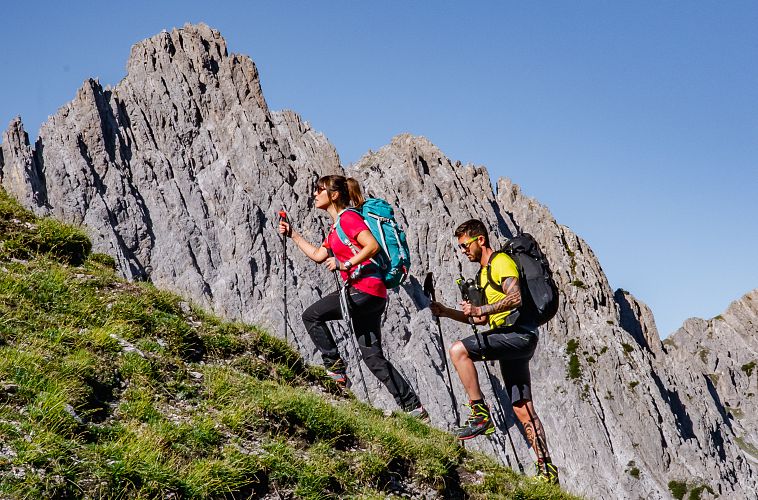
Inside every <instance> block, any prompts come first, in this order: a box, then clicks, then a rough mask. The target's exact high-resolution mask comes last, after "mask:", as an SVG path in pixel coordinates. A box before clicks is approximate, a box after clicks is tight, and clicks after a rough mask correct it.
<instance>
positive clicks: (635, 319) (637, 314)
mask: <svg viewBox="0 0 758 500" xmlns="http://www.w3.org/2000/svg"><path fill="white" fill-rule="evenodd" d="M613 298H614V300H615V301H616V303H617V304H618V305H619V314H620V323H621V328H623V329H624V330H626V331H627V332H629V333H630V334H631V335H632V337H634V340H636V341H637V343H638V344H639V345H640V347H642V348H643V349H647V350H648V351H650V352H651V353H652V354H653V355H654V356H657V355H659V354H661V353H662V351H663V344H662V343H661V338H660V336H659V335H658V328H657V327H656V326H655V318H654V317H653V312H652V311H651V310H650V308H649V307H648V306H647V305H646V304H644V303H642V302H640V301H639V300H637V299H636V298H635V297H634V296H633V295H632V294H630V293H629V292H627V291H626V290H616V292H615V293H614V294H613Z"/></svg>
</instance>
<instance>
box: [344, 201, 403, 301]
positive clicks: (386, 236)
mask: <svg viewBox="0 0 758 500" xmlns="http://www.w3.org/2000/svg"><path fill="white" fill-rule="evenodd" d="M347 210H350V211H352V212H355V213H357V214H360V216H361V217H363V219H364V220H365V221H366V225H367V226H368V228H369V229H370V230H371V234H373V235H374V238H376V241H377V242H379V247H380V248H381V249H380V250H379V253H377V254H376V255H375V256H374V258H372V259H371V262H372V263H373V264H374V265H375V266H376V267H374V266H370V265H362V266H359V267H358V270H357V271H356V274H358V273H360V271H361V270H362V269H361V268H366V269H365V272H364V273H363V275H364V276H377V277H379V278H381V279H382V281H383V282H384V285H385V286H386V287H387V288H396V287H398V286H400V283H402V282H403V281H405V279H406V278H407V277H408V270H409V269H410V267H411V254H410V251H409V250H408V241H407V239H406V237H405V232H404V231H403V230H402V229H400V226H398V224H397V222H396V221H395V211H394V210H393V209H392V207H391V206H390V204H389V203H387V202H386V201H384V200H382V199H380V198H369V199H367V200H366V202H365V203H364V204H363V205H361V206H360V207H357V208H348V209H347ZM343 213H344V212H343ZM341 215H342V214H340V217H341ZM340 217H337V223H336V224H335V226H336V229H337V236H338V237H339V239H340V241H341V242H342V243H344V244H345V245H347V246H348V247H350V250H352V251H353V255H355V254H357V253H358V252H359V249H358V248H356V246H355V245H353V243H352V242H351V241H350V238H348V237H347V235H346V234H345V231H343V230H342V227H340ZM372 268H373V269H372Z"/></svg>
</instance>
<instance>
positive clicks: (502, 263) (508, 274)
mask: <svg viewBox="0 0 758 500" xmlns="http://www.w3.org/2000/svg"><path fill="white" fill-rule="evenodd" d="M490 276H491V277H492V281H493V282H494V283H497V284H498V285H499V286H501V287H502V285H503V282H504V281H505V279H506V278H518V269H517V268H516V263H515V262H514V261H513V259H511V258H510V257H509V256H508V254H505V253H499V254H497V255H496V256H495V258H494V259H492V261H491V262H490ZM479 286H480V287H481V288H484V296H485V299H487V304H494V303H495V302H498V301H500V300H503V299H504V298H505V294H504V293H500V292H498V291H497V290H495V287H493V286H491V285H490V286H487V268H486V267H483V268H481V269H480V270H479ZM485 287H486V288H485ZM512 312H513V310H511V311H505V312H501V313H497V314H490V317H489V323H490V328H497V327H498V326H501V325H502V324H503V323H505V319H506V318H507V317H508V315H509V314H511V313H512Z"/></svg>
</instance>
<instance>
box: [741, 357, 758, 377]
mask: <svg viewBox="0 0 758 500" xmlns="http://www.w3.org/2000/svg"><path fill="white" fill-rule="evenodd" d="M740 370H742V371H743V372H745V375H747V376H748V377H752V376H753V370H755V361H751V362H750V363H745V364H744V365H742V366H741V367H740Z"/></svg>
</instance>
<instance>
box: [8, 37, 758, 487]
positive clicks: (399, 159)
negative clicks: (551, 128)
mask: <svg viewBox="0 0 758 500" xmlns="http://www.w3.org/2000/svg"><path fill="white" fill-rule="evenodd" d="M127 68H128V73H127V76H126V77H125V78H124V80H122V81H121V82H120V83H119V84H118V85H116V86H115V87H113V88H103V87H102V86H101V85H100V84H99V83H98V82H97V81H94V80H88V81H86V82H85V83H84V85H83V86H82V88H81V89H80V90H79V92H78V93H77V95H76V96H75V98H74V99H73V100H72V101H71V102H70V103H68V104H66V105H65V106H64V107H62V108H61V109H60V110H59V111H58V112H57V113H56V114H55V115H54V116H53V117H52V118H51V119H50V120H49V121H48V122H47V123H46V124H45V125H44V126H43V127H42V130H41V131H40V134H39V140H38V141H37V143H36V144H35V146H34V148H32V147H31V146H30V145H29V144H28V139H27V138H26V134H25V133H24V132H23V126H22V125H21V122H20V120H14V121H13V122H12V123H11V125H10V127H9V129H8V131H7V132H6V133H5V134H4V136H3V144H2V148H1V149H0V175H1V177H0V182H1V183H2V185H3V187H4V188H5V189H6V190H7V191H9V192H11V193H13V194H14V196H16V197H17V198H18V199H19V200H21V201H22V202H23V203H24V204H25V205H26V206H27V207H30V208H32V209H34V210H35V211H36V212H37V213H38V214H40V215H52V216H55V217H57V218H60V219H62V220H65V221H68V222H71V223H75V224H80V225H82V226H83V227H84V228H86V230H87V231H88V232H89V234H90V236H91V237H92V240H93V244H94V249H95V251H98V252H104V253H108V254H110V255H113V256H114V257H115V258H116V260H117V262H118V265H119V269H120V271H121V272H122V274H123V275H124V276H125V277H127V278H130V279H139V280H150V281H152V282H154V283H155V284H156V285H158V286H160V287H163V288H168V289H171V290H174V291H176V292H178V293H180V294H182V295H184V296H186V297H188V298H189V299H191V300H193V301H195V302H196V303H198V304H200V305H203V306H205V307H208V308H211V309H212V310H213V311H215V312H216V313H218V314H220V315H222V316H224V317H226V318H229V319H239V320H243V321H246V322H251V323H257V324H261V325H263V326H265V327H268V328H269V329H270V330H271V331H272V332H273V333H275V334H277V335H279V336H282V337H285V338H286V339H287V340H288V341H289V342H291V343H292V344H293V345H295V346H296V347H297V348H298V349H299V350H300V352H301V353H302V354H303V356H304V357H305V358H306V359H307V360H309V361H312V362H318V361H319V356H318V354H317V353H316V351H315V349H314V346H313V345H312V343H311V342H310V340H309V339H308V337H307V335H306V334H305V332H304V329H303V327H302V323H301V321H300V315H301V314H302V312H303V310H304V309H305V308H306V307H307V306H308V305H309V304H311V303H312V302H313V301H315V300H316V299H317V298H319V297H320V296H322V295H323V294H324V293H326V292H328V291H330V290H332V289H333V288H334V281H333V277H332V276H330V274H329V273H328V271H326V269H325V268H323V267H320V266H318V265H316V264H314V263H313V262H312V261H310V260H309V259H308V258H307V257H305V256H304V255H303V254H302V253H300V252H299V251H298V250H297V249H296V248H295V246H294V245H293V244H292V242H289V241H288V242H287V245H288V246H287V250H288V251H287V258H286V259H285V258H284V249H283V246H282V240H281V238H280V236H279V235H278V234H277V232H276V225H277V222H278V215H277V213H278V211H279V210H281V209H282V208H285V209H286V210H287V211H288V213H289V216H290V219H291V221H292V223H293V225H294V227H295V228H296V229H297V230H298V231H299V232H301V233H302V234H303V235H304V237H305V238H306V239H308V240H309V241H311V242H313V243H317V242H319V241H321V239H322V237H323V236H322V230H325V229H328V225H329V223H330V221H329V220H327V218H326V217H325V216H324V214H323V213H318V211H316V210H314V207H313V202H312V199H313V198H312V190H313V187H314V184H315V181H316V179H317V178H318V177H319V176H321V175H325V174H331V173H340V174H341V173H345V174H347V175H350V176H354V177H356V178H357V179H359V180H360V181H361V183H362V185H363V186H364V190H365V191H366V193H367V194H369V195H371V196H377V197H381V198H384V199H386V200H388V201H389V202H390V203H391V204H392V205H393V206H394V207H396V218H397V220H398V221H399V222H400V224H401V226H403V227H404V228H405V229H406V231H407V235H408V240H409V244H410V248H411V254H412V268H411V274H412V276H411V277H410V278H409V279H408V280H407V281H406V282H405V283H404V284H403V285H402V286H401V287H399V288H398V289H396V290H393V291H390V294H389V306H388V309H387V313H386V315H385V318H384V322H383V327H382V328H383V345H384V347H385V351H386V355H387V357H388V358H389V359H390V360H391V361H392V362H393V363H394V364H395V365H396V367H397V368H398V369H399V370H400V372H402V373H403V374H404V375H405V376H406V377H407V378H408V380H409V381H410V383H411V385H412V386H413V387H414V388H416V390H417V392H418V393H419V395H420V396H421V398H422V400H423V402H424V404H425V406H426V407H427V408H428V409H429V412H430V414H431V418H432V423H433V424H434V425H437V426H440V427H443V428H450V427H451V426H452V425H455V421H456V418H455V412H454V408H455V405H454V401H456V402H457V403H458V404H459V405H460V404H461V403H463V402H465V401H466V396H465V394H464V391H463V388H462V386H461V384H460V382H458V380H457V376H456V375H455V373H454V372H453V379H454V380H453V387H452V389H451V388H448V387H447V385H446V377H445V374H444V372H445V361H444V360H445V359H446V352H445V350H446V349H447V348H449V347H450V346H451V345H452V343H453V342H454V341H455V340H456V339H459V338H462V337H464V336H467V335H470V334H471V329H470V327H469V325H465V324H458V323H453V322H452V321H450V320H445V319H443V320H442V322H441V335H442V342H440V337H439V335H440V332H439V331H438V329H437V326H436V323H435V322H434V319H433V318H432V316H431V314H430V312H429V309H428V299H427V298H426V297H425V296H424V294H423V291H422V287H421V283H422V282H423V280H424V277H425V276H426V274H427V273H428V272H432V273H433V276H434V281H435V287H436V292H437V298H438V300H440V301H441V302H443V303H445V304H448V305H454V304H456V303H457V302H458V301H459V293H458V290H457V287H456V285H455V279H456V278H457V277H459V276H461V275H463V276H465V277H471V276H473V275H474V273H475V272H476V271H477V268H478V264H474V263H470V262H468V260H467V259H465V258H464V256H463V255H462V254H461V253H460V251H459V249H458V248H457V247H456V245H455V243H456V242H455V239H454V237H453V230H454V229H455V227H456V226H458V225H459V224H460V223H461V222H463V221H465V220H467V219H469V218H473V217H476V218H480V219H482V220H483V221H484V222H485V224H487V225H488V226H489V227H490V228H491V234H490V236H491V239H492V242H493V246H494V247H499V246H501V245H502V244H503V243H504V242H505V241H506V239H507V238H509V237H511V236H512V235H514V234H516V233H518V232H519V231H523V232H529V233H531V234H532V235H533V236H534V237H535V238H536V239H537V241H538V242H539V243H540V245H541V246H542V248H543V250H544V251H545V253H546V254H547V256H548V258H549V260H550V262H551V266H552V268H553V271H554V275H555V279H556V282H557V283H558V285H559V288H560V291H561V306H560V309H559V311H558V314H557V315H556V317H555V318H553V320H551V321H550V322H549V323H548V324H546V325H544V326H543V327H542V328H541V334H540V344H539V347H538V349H537V353H536V354H535V358H534V359H533V361H532V380H533V386H534V393H535V405H536V407H537V410H538V412H539V415H540V417H541V419H542V420H543V422H544V423H545V426H546V428H547V431H548V439H549V445H550V449H551V452H552V455H553V458H554V461H555V463H556V464H557V465H558V467H559V468H560V471H561V482H562V484H563V485H564V486H565V487H567V488H568V489H569V490H571V491H573V492H576V493H579V494H584V495H587V496H589V497H593V498H634V499H636V498H670V493H669V491H668V486H667V485H668V483H669V481H672V480H675V481H680V482H686V483H687V484H688V485H690V486H691V487H694V486H698V485H704V486H707V487H708V488H710V489H711V490H712V491H713V492H714V494H718V495H721V496H722V497H728V498H749V497H750V495H754V492H755V491H756V489H758V476H757V474H758V468H757V467H756V465H755V464H754V463H753V462H752V460H754V459H753V457H752V454H753V451H754V450H755V448H754V446H756V443H755V439H753V438H754V436H755V435H756V432H755V431H756V412H755V409H754V407H755V405H754V404H751V403H752V402H753V401H752V400H753V399H754V398H755V394H756V392H758V391H756V390H755V383H756V376H757V374H758V369H753V368H751V366H754V364H755V361H754V360H755V359H756V358H758V356H756V354H755V353H756V309H755V303H756V302H755V301H756V300H758V297H756V296H755V292H752V293H751V294H748V296H746V297H743V299H741V300H740V301H738V302H737V303H735V304H733V305H732V307H730V309H729V310H728V311H727V312H726V313H724V315H723V319H714V320H710V321H708V322H705V321H702V320H692V321H690V322H688V323H687V324H685V326H684V327H683V329H682V330H680V332H678V333H677V334H676V335H674V336H673V337H672V339H671V342H667V343H668V344H670V345H668V346H665V347H664V346H662V345H661V343H660V341H659V340H658V335H657V330H656V328H655V322H654V319H653V316H652V313H651V312H650V310H649V309H648V308H647V306H645V305H644V304H643V303H642V302H640V301H638V300H637V299H635V298H634V297H633V296H632V295H631V294H629V293H627V292H623V291H616V292H615V293H614V292H613V291H612V290H611V288H610V286H609V284H608V280H607V278H606V277H605V274H604V273H603V270H602V268H601V266H600V264H599V262H598V259H597V258H596V256H595V255H594V254H593V252H592V250H591V249H590V248H589V247H588V245H587V244H586V242H584V241H583V240H582V239H581V238H580V237H579V236H577V235H576V234H574V233H573V232H572V231H571V230H570V229H569V228H567V227H565V226H562V225H560V224H559V223H558V222H557V221H556V220H555V219H554V217H553V216H552V215H551V214H550V211H549V210H548V209H547V208H546V207H544V206H543V205H541V204H540V203H539V202H537V201H536V200H533V199H531V198H528V197H527V196H525V195H524V194H523V193H522V192H521V190H520V188H519V187H518V186H517V185H516V184H514V183H513V182H511V181H510V180H508V179H500V180H498V181H497V189H496V190H493V188H492V180H491V179H490V177H489V174H488V173H487V170H486V169H485V168H484V167H481V166H474V165H463V164H461V163H460V162H456V161H451V160H450V159H448V158H447V157H446V156H445V155H444V154H443V153H442V152H441V151H440V150H439V149H438V148H437V147H435V146H434V145H433V144H432V143H431V142H429V141H428V140H427V139H424V138H422V137H415V136H411V135H400V136H397V137H395V138H394V139H393V140H392V141H391V143H390V144H388V145H387V146H385V147H383V148H381V149H380V150H379V151H376V152H369V153H367V154H366V155H365V156H364V157H363V158H361V159H360V160H359V161H358V162H356V164H354V165H351V166H349V167H347V168H344V169H343V167H342V166H341V165H340V160H339V157H338V155H337V153H336V151H335V149H334V147H333V146H332V145H331V144H330V143H329V142H328V140H327V139H326V138H325V137H324V136H323V135H322V134H320V133H318V132H316V131H314V130H312V129H311V127H310V126H309V125H308V123H307V122H304V121H303V120H302V119H301V118H300V117H299V116H298V115H297V114H295V113H293V112H291V111H282V112H273V111H271V110H269V109H268V106H267V104H266V101H265V99H264V97H263V93H262V90H261V86H260V81H259V77H258V73H257V70H256V67H255V65H254V64H253V62H252V61H251V60H250V59H249V58H247V57H245V56H240V55H235V54H229V53H228V51H227V48H226V42H225V41H224V39H223V38H222V37H221V35H220V34H219V33H218V32H217V31H215V30H213V29H211V28H209V27H207V26H205V25H197V26H192V25H187V26H185V27H184V28H182V29H177V30H173V31H171V32H164V33H161V34H158V35H156V36H154V37H152V38H150V39H148V40H145V41H142V42H140V43H138V44H136V45H135V46H134V47H133V49H132V52H131V56H130V58H129V61H128V64H127ZM285 273H286V280H285ZM285 288H286V294H287V302H286V307H285V305H284V303H283V295H284V293H285ZM285 313H286V315H287V318H288V319H289V321H288V329H287V331H284V328H283V327H284V318H285ZM333 326H334V329H335V333H336V337H337V338H338V340H339V342H340V347H341V350H342V352H343V355H344V356H345V358H347V361H348V363H349V366H350V372H349V375H350V376H351V378H352V379H353V380H354V381H355V382H354V385H353V390H354V391H355V392H356V394H357V395H358V397H360V398H363V399H370V400H371V403H372V404H374V405H376V406H378V407H381V408H384V409H387V410H395V409H397V408H396V406H395V403H394V401H393V400H392V398H391V397H390V396H389V394H388V393H387V392H386V390H384V388H383V387H381V386H380V384H379V383H378V382H377V381H376V379H375V378H373V377H371V376H368V377H365V379H364V380H363V381H361V376H362V374H366V373H367V370H366V369H365V367H364V369H363V371H362V372H361V371H359V369H358V366H359V364H358V363H357V360H356V357H355V353H356V350H355V343H354V342H352V341H349V340H348V339H347V338H346V332H345V329H344V327H343V326H342V325H340V324H335V325H333ZM443 344H444V348H443ZM751 363H753V365H751ZM450 368H451V370H452V369H453V368H452V366H451V367H450ZM483 368H484V367H483V366H482V369H480V371H479V375H480V381H481V382H482V387H483V389H484V392H485V395H486V396H487V398H488V399H489V400H490V401H494V398H493V396H492V394H493V392H495V393H497V394H498V395H499V396H501V397H502V390H501V388H502V382H501V381H500V378H499V377H500V375H499V369H498V367H497V366H494V365H492V366H491V367H490V371H491V373H492V374H493V375H494V387H493V385H492V384H490V380H489V379H488V376H487V373H486V371H485V370H484V369H483ZM709 375H710V376H709ZM363 382H365V384H364V383H363ZM505 406H506V413H507V415H506V418H505V420H503V419H502V418H499V415H497V414H496V417H497V418H496V420H497V421H498V425H499V427H500V431H501V432H499V433H496V434H495V437H494V438H491V439H485V438H479V439H476V440H472V441H469V442H468V443H467V447H472V448H476V449H481V450H483V451H485V452H487V453H491V454H494V455H496V456H499V457H500V458H501V459H502V460H503V462H505V463H510V464H511V465H512V466H513V467H515V466H516V462H515V460H516V458H518V459H519V460H520V461H521V462H522V463H524V464H525V465H526V466H527V467H526V468H527V470H529V469H530V466H531V462H532V460H533V458H532V456H531V455H530V453H531V452H530V450H528V449H527V447H526V444H525V440H524V439H523V437H522V434H521V432H520V431H519V428H518V426H516V425H514V419H513V415H512V413H511V412H510V410H509V409H508V402H507V400H506V405H505ZM506 430H509V431H510V433H511V435H512V436H513V438H514V441H515V444H516V457H514V456H513V452H512V451H511V449H510V445H509V444H508V441H507V439H506V438H505V434H504V432H505V431H506ZM751 436H752V438H751ZM751 446H752V447H753V448H751ZM751 450H752V451H751ZM705 496H707V495H704V496H703V497H705Z"/></svg>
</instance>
